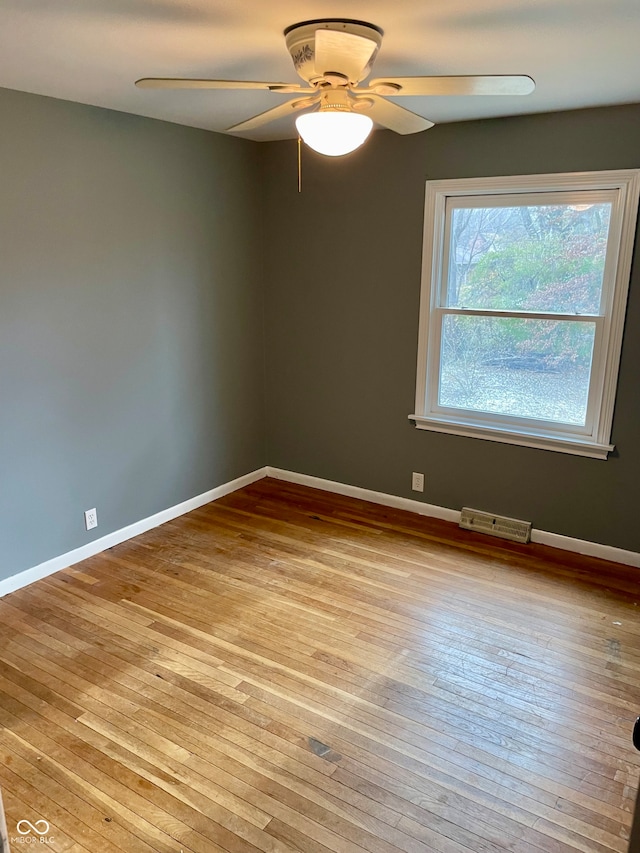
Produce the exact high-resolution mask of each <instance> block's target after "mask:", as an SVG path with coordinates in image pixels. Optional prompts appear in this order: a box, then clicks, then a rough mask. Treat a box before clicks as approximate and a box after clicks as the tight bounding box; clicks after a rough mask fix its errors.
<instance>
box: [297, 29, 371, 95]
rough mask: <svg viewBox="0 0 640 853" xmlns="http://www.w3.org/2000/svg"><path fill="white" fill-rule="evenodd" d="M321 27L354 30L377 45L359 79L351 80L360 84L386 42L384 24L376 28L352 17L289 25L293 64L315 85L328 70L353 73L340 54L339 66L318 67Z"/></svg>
mask: <svg viewBox="0 0 640 853" xmlns="http://www.w3.org/2000/svg"><path fill="white" fill-rule="evenodd" d="M319 29H325V30H336V31H338V32H346V33H350V34H352V35H356V36H360V37H361V38H366V39H368V40H369V41H372V42H373V43H374V44H375V50H374V51H373V53H372V55H371V59H370V60H369V63H368V64H367V66H366V67H365V68H364V69H363V71H362V73H361V74H360V75H359V78H358V80H351V82H352V83H357V82H359V81H360V80H364V79H365V77H367V76H368V75H369V73H370V71H371V67H372V65H373V62H374V60H375V58H376V55H377V53H378V50H379V48H380V45H381V44H382V36H383V34H384V33H383V31H382V30H381V29H380V27H376V26H375V24H369V23H367V22H366V21H354V20H351V19H349V18H335V19H334V18H320V19H318V20H315V21H303V22H302V23H300V24H293V25H292V26H290V27H287V29H286V30H285V31H284V35H285V41H286V44H287V50H288V51H289V53H290V55H291V59H292V61H293V66H294V68H295V69H296V72H297V73H298V74H299V75H300V77H302V79H303V80H306V82H307V83H311V84H313V83H315V82H317V81H319V80H321V79H322V77H323V75H324V74H325V72H327V71H333V72H336V73H338V74H342V75H344V76H345V77H347V78H348V77H349V76H350V75H349V74H348V72H347V71H346V69H343V68H340V65H341V64H342V63H341V62H340V58H339V57H336V59H335V65H336V67H333V68H316V62H315V60H316V32H317V31H318V30H319Z"/></svg>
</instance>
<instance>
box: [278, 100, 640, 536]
mask: <svg viewBox="0 0 640 853" xmlns="http://www.w3.org/2000/svg"><path fill="white" fill-rule="evenodd" d="M265 157H266V159H267V190H266V211H265V222H266V235H265V236H266V246H267V255H266V257H267V270H268V276H267V283H268V292H267V325H266V328H267V353H268V367H267V371H268V385H267V394H268V412H269V421H268V423H269V432H268V451H267V452H268V458H269V464H270V465H274V466H277V467H282V468H287V469H291V470H293V471H298V472H303V473H306V474H314V475H316V476H319V477H325V478H328V479H331V480H337V481H340V482H344V483H350V484H353V485H358V486H363V487H366V488H369V489H375V490H378V491H382V492H387V493H390V494H394V495H401V496H404V497H411V498H418V497H421V496H419V495H418V494H416V493H415V492H412V491H411V488H410V485H411V472H412V471H423V472H424V474H425V491H424V495H423V496H422V499H423V500H424V501H426V502H429V503H435V504H439V505H442V506H445V507H451V508H455V509H459V508H460V507H462V506H463V505H468V506H473V507H477V508H480V509H486V510H489V511H492V512H497V513H503V514H506V515H511V516H515V517H519V518H525V519H529V520H531V521H532V522H533V524H534V526H535V527H537V528H541V529H544V530H549V531H554V532H557V533H561V534H564V535H567V536H575V537H578V538H583V539H589V540H593V541H596V542H601V543H604V544H610V545H615V546H618V547H621V548H628V549H632V550H640V525H638V523H637V520H636V509H637V507H638V496H639V495H638V492H639V483H640V395H639V394H638V364H639V363H640V263H639V262H638V251H636V261H635V263H634V274H633V277H632V284H631V295H630V299H629V308H628V315H627V324H626V333H625V339H624V348H623V354H622V366H621V372H620V380H619V391H618V400H617V406H616V412H615V421H614V428H613V441H614V442H615V444H616V446H617V450H616V452H615V454H613V456H610V458H609V459H608V460H607V461H600V460H591V459H585V458H581V457H577V456H568V455H565V454H561V453H552V452H549V451H542V450H535V449H529V448H519V447H513V446H509V445H505V444H497V443H494V442H489V441H482V440H478V439H470V438H463V437H458V436H453V435H443V434H438V433H430V432H425V431H419V430H416V429H415V427H414V426H413V425H412V424H411V423H410V422H409V421H408V420H407V415H409V414H410V413H411V412H413V409H414V394H415V372H416V345H417V333H418V303H419V291H420V264H421V243H422V218H423V200H424V183H425V180H427V179H429V178H431V179H436V178H450V177H474V176H482V175H511V174H526V173H543V172H562V171H582V170H595V169H617V168H630V167H638V166H640V107H639V106H631V107H618V108H610V109H602V110H600V109H598V110H584V111H577V112H572V113H557V114H551V115H538V116H528V117H520V118H509V119H497V120H492V121H481V122H468V123H461V124H451V125H442V126H439V127H436V128H433V129H432V130H429V131H426V132H425V133H423V134H419V135H416V136H409V137H399V136H396V135H395V134H392V133H388V132H381V133H376V134H374V136H373V138H372V139H371V141H369V142H368V143H367V145H366V146H364V148H362V149H361V150H360V151H358V152H355V153H354V154H353V155H350V156H349V157H345V158H343V159H340V160H332V159H331V158H322V157H320V156H318V155H313V154H312V153H311V152H309V151H308V150H306V151H305V154H304V161H303V192H302V194H301V195H298V194H297V192H296V176H295V143H294V142H281V143H274V144H272V145H270V146H269V147H268V149H267V150H266V152H265ZM639 247H640V243H639Z"/></svg>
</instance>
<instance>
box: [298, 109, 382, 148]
mask: <svg viewBox="0 0 640 853" xmlns="http://www.w3.org/2000/svg"><path fill="white" fill-rule="evenodd" d="M296 127H297V128H298V133H299V134H300V136H301V137H302V139H303V140H304V141H305V142H306V144H307V145H308V146H309V148H313V150H314V151H317V152H318V154H326V155H327V156H329V157H340V156H342V155H343V154H349V153H350V152H351V151H355V150H356V148H359V147H360V146H361V145H362V143H363V142H364V141H365V140H366V138H367V137H368V136H369V134H370V133H371V128H372V127H373V122H372V121H371V119H370V118H369V116H365V115H361V114H360V113H352V112H347V111H345V110H322V111H321V112H316V113H305V114H304V115H301V116H298V118H297V119H296Z"/></svg>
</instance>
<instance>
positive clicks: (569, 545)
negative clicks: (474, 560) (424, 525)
mask: <svg viewBox="0 0 640 853" xmlns="http://www.w3.org/2000/svg"><path fill="white" fill-rule="evenodd" d="M266 471H267V476H268V477H274V478H275V479H277V480H285V481H286V482H288V483H298V484H299V485H301V486H310V487H311V488H314V489H322V490H323V491H325V492H334V493H335V494H337V495H346V496H347V497H350V498H360V499H361V500H364V501H371V503H375V504H381V505H382V506H390V507H394V508H395V509H405V510H408V511H409V512H416V513H418V514H419V515H427V516H430V517H431V518H440V519H443V520H444V521H454V522H455V523H456V524H457V523H458V522H459V521H460V512H459V511H458V510H455V509H447V508H446V507H442V506H436V505H435V504H427V503H422V501H414V500H411V499H410V498H400V497H397V496H396V495H387V494H385V493H384V492H374V491H372V490H371V489H362V488H360V487H359V486H348V485H346V484H345V483H336V482H334V481H333V480H323V479H321V478H320V477H312V476H309V475H308V474H297V473H296V472H294V471H284V470H283V469H281V468H271V467H268V466H267V469H266ZM531 541H532V542H536V543H538V544H539V545H550V546H551V547H552V548H560V549H561V550H563V551H573V552H574V553H576V554H584V555H585V556H588V557H598V558H599V559H601V560H610V561H611V562H613V563H624V564H625V565H627V566H635V567H637V568H640V554H639V553H637V552H636V551H625V550H624V549H623V548H615V547H614V546H613V545H600V544H599V543H598V542H589V541H588V540H586V539H573V538H572V537H571V536H562V535H561V534H559V533H549V532H548V531H546V530H536V529H535V528H534V529H533V530H532V531H531Z"/></svg>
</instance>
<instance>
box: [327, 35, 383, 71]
mask: <svg viewBox="0 0 640 853" xmlns="http://www.w3.org/2000/svg"><path fill="white" fill-rule="evenodd" d="M377 50H378V46H377V45H376V43H375V42H374V41H371V39H367V38H363V36H357V35H354V34H353V33H347V32H343V31H342V30H325V29H318V30H316V56H315V68H316V74H325V73H326V72H327V71H336V72H339V73H340V74H344V75H345V76H346V77H347V78H348V79H349V82H350V83H357V82H358V81H359V80H362V79H363V77H366V74H365V71H366V70H367V68H368V66H369V63H370V62H371V60H372V58H373V56H374V55H375V54H376V53H377Z"/></svg>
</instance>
